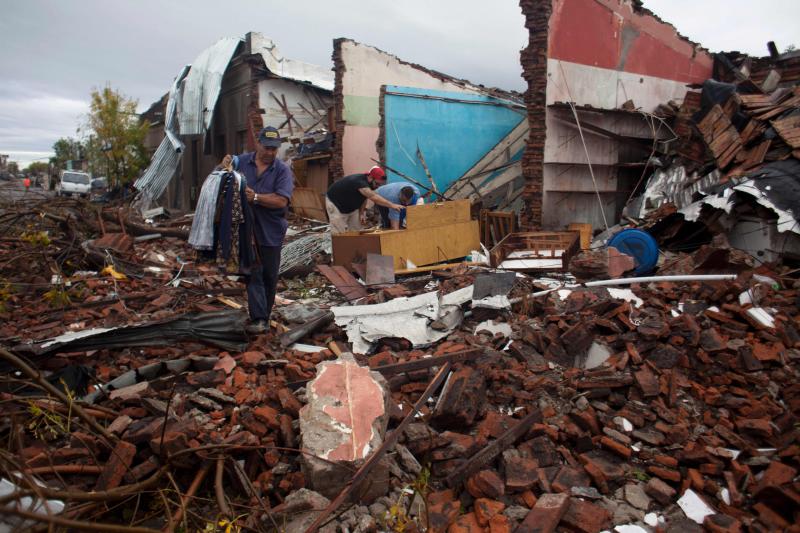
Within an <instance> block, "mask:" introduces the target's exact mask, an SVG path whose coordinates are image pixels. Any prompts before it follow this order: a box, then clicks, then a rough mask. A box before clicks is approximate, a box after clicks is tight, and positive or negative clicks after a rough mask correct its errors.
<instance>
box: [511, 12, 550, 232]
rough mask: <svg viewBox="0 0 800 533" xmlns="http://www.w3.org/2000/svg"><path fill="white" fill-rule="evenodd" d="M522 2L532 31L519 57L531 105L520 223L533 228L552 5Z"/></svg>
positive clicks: (540, 181)
mask: <svg viewBox="0 0 800 533" xmlns="http://www.w3.org/2000/svg"><path fill="white" fill-rule="evenodd" d="M519 5H520V8H521V9H522V14H523V15H524V16H525V27H526V28H527V29H528V32H529V40H528V46H527V47H526V48H525V49H523V50H522V51H521V52H520V61H521V63H522V77H523V78H524V79H525V81H526V82H527V83H528V90H527V91H525V105H526V106H527V107H528V124H529V126H530V134H529V136H528V144H527V146H526V148H525V153H524V154H523V156H522V175H523V177H524V178H525V189H524V190H523V193H522V197H523V198H524V200H525V205H524V207H523V209H522V213H521V214H520V225H521V226H522V227H523V228H524V229H528V230H530V229H534V228H539V227H540V226H541V225H542V193H543V188H544V142H545V135H546V129H547V128H546V123H545V118H546V111H547V109H546V101H547V41H548V26H549V23H550V14H551V13H552V9H553V6H552V4H551V2H550V0H520V3H519Z"/></svg>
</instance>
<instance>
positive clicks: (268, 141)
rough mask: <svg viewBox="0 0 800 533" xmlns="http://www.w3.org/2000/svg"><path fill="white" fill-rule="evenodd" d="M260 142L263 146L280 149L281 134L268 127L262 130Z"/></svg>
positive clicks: (259, 137) (259, 136) (259, 135)
mask: <svg viewBox="0 0 800 533" xmlns="http://www.w3.org/2000/svg"><path fill="white" fill-rule="evenodd" d="M258 142H259V143H260V144H261V146H265V147H267V148H280V146H281V134H280V133H278V130H277V129H276V128H273V127H272V126H267V127H266V128H264V129H263V130H261V133H259V134H258Z"/></svg>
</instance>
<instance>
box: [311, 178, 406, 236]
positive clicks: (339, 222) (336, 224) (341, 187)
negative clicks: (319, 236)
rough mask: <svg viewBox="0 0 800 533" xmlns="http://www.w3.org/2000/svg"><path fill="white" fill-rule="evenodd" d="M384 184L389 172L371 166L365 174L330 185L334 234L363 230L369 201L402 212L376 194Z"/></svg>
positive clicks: (328, 207) (327, 198)
mask: <svg viewBox="0 0 800 533" xmlns="http://www.w3.org/2000/svg"><path fill="white" fill-rule="evenodd" d="M384 183H386V173H385V172H384V171H383V169H382V168H381V167H372V168H371V169H370V171H369V172H367V173H366V174H351V175H349V176H345V177H344V178H342V179H340V180H339V181H337V182H336V183H334V184H333V185H331V186H330V187H329V188H328V194H326V195H325V209H326V210H327V212H328V220H329V221H330V223H331V234H333V235H336V234H337V233H343V232H345V231H358V230H360V229H361V226H362V224H364V223H365V221H366V220H365V219H366V217H365V214H364V213H365V210H366V207H367V200H372V202H373V203H375V204H377V205H380V206H383V207H386V208H388V209H395V210H397V211H399V210H400V209H403V206H402V205H398V204H395V203H393V202H390V201H389V200H387V199H386V198H384V197H382V196H380V195H379V194H377V193H376V192H375V189H377V188H378V187H379V186H381V185H383V184H384Z"/></svg>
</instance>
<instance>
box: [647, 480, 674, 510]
mask: <svg viewBox="0 0 800 533" xmlns="http://www.w3.org/2000/svg"><path fill="white" fill-rule="evenodd" d="M644 491H645V492H646V493H647V495H648V496H650V497H651V498H653V499H654V500H656V501H657V502H658V503H660V504H661V505H669V504H670V503H672V501H673V499H674V498H675V496H676V495H677V491H676V490H675V489H673V488H672V487H670V486H669V485H667V484H666V483H664V482H663V481H661V480H660V479H658V478H657V477H654V478H650V480H649V481H648V482H647V485H645V487H644Z"/></svg>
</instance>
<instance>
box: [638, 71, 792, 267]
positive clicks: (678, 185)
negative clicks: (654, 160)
mask: <svg viewBox="0 0 800 533" xmlns="http://www.w3.org/2000/svg"><path fill="white" fill-rule="evenodd" d="M731 68H732V67H731ZM735 72H736V73H738V75H737V78H736V79H737V81H736V82H733V83H726V82H720V81H716V80H708V81H706V82H705V83H704V84H703V88H702V91H701V92H693V91H690V92H688V93H687V94H686V98H685V99H684V101H683V103H682V104H681V106H680V108H679V109H677V111H676V110H675V109H673V110H672V112H673V113H674V119H675V128H674V129H675V132H676V135H677V136H678V137H679V140H678V145H677V147H675V150H674V156H675V157H674V159H673V160H672V162H671V164H669V165H668V166H666V167H664V168H661V169H659V170H657V171H656V172H655V174H654V175H653V177H652V178H651V179H650V181H649V183H648V185H647V187H646V190H645V191H644V194H643V195H642V196H641V203H640V204H639V207H638V209H636V208H635V209H633V210H631V212H632V214H633V215H634V216H637V217H639V218H646V217H648V215H651V214H652V213H653V211H654V210H658V209H661V208H664V207H665V206H667V205H669V204H671V205H673V206H675V207H676V208H677V209H678V213H676V214H675V215H674V216H672V217H670V219H669V220H668V221H667V223H666V224H664V225H662V227H661V228H659V232H658V234H657V236H659V237H660V236H661V234H662V233H663V238H661V239H660V240H661V244H666V245H667V247H669V248H672V249H683V250H686V249H694V248H696V247H697V246H698V245H699V243H706V244H707V243H708V242H709V240H710V237H711V236H712V235H725V236H726V237H727V241H728V242H727V244H729V245H730V246H732V247H734V248H737V249H739V250H744V251H746V252H748V253H750V254H751V255H752V256H753V257H756V258H758V260H760V261H764V262H775V261H778V260H783V261H785V262H792V261H795V262H796V261H797V260H798V259H800V212H798V208H797V206H798V205H800V86H798V85H797V80H796V79H795V78H792V77H787V80H788V81H789V82H788V83H783V84H781V85H780V86H778V84H777V80H780V79H781V76H780V74H778V71H777V70H773V71H772V72H773V73H774V75H768V76H767V77H766V79H761V78H759V83H760V84H756V82H755V81H754V80H753V79H751V78H748V77H746V76H744V75H743V74H742V72H741V71H740V70H736V71H735ZM662 108H663V109H664V110H667V111H668V109H667V107H666V106H662Z"/></svg>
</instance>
